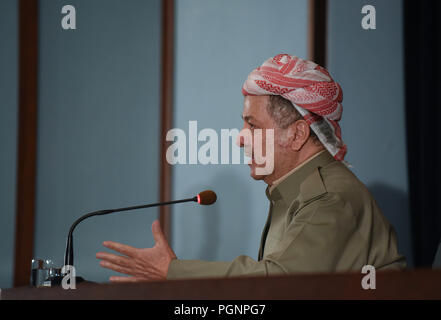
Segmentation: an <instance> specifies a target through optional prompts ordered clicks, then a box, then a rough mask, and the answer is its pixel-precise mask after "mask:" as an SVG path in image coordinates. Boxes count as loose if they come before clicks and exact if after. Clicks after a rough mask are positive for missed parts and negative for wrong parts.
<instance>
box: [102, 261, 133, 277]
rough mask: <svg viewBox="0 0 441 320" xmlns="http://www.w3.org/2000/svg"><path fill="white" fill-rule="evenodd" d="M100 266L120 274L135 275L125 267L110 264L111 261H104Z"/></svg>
mask: <svg viewBox="0 0 441 320" xmlns="http://www.w3.org/2000/svg"><path fill="white" fill-rule="evenodd" d="M100 265H101V266H102V267H103V268H107V269H110V270H113V271H116V272H119V273H124V274H128V275H133V272H132V270H131V269H129V268H126V267H123V266H120V265H117V264H114V263H112V262H109V261H105V260H103V261H101V262H100Z"/></svg>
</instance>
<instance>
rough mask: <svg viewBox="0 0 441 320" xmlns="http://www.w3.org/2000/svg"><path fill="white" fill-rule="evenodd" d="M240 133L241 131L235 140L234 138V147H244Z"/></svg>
mask: <svg viewBox="0 0 441 320" xmlns="http://www.w3.org/2000/svg"><path fill="white" fill-rule="evenodd" d="M242 131H243V129H242V130H241V131H240V132H239V134H238V135H237V138H236V145H237V146H238V147H239V148H243V147H244V145H245V144H244V137H243V134H242Z"/></svg>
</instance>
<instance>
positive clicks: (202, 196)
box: [64, 190, 217, 266]
mask: <svg viewBox="0 0 441 320" xmlns="http://www.w3.org/2000/svg"><path fill="white" fill-rule="evenodd" d="M216 200H217V196H216V193H215V192H214V191H212V190H205V191H202V192H200V193H199V194H198V195H197V196H195V197H193V198H187V199H182V200H174V201H166V202H158V203H152V204H145V205H140V206H132V207H125V208H118V209H107V210H99V211H94V212H90V213H87V214H85V215H83V216H81V217H80V218H78V219H77V220H76V221H75V222H74V223H73V224H72V226H71V227H70V229H69V234H68V236H67V243H66V251H65V254H64V265H65V266H73V261H74V259H73V238H72V233H73V231H74V230H75V228H76V226H77V225H78V224H79V223H80V222H81V221H83V220H85V219H87V218H89V217H93V216H102V215H105V214H110V213H114V212H121V211H130V210H137V209H144V208H151V207H158V206H166V205H170V204H176V203H182V202H191V201H193V202H197V203H199V204H200V205H211V204H213V203H215V202H216Z"/></svg>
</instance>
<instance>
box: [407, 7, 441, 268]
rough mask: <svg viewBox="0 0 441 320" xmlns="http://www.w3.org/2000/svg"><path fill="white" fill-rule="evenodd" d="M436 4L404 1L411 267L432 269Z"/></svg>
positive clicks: (439, 103)
mask: <svg viewBox="0 0 441 320" xmlns="http://www.w3.org/2000/svg"><path fill="white" fill-rule="evenodd" d="M440 15H441V4H440V2H439V1H420V2H415V1H409V0H406V1H404V31H405V32H404V34H405V39H404V40H405V64H404V65H405V66H406V68H405V72H406V122H407V123H406V124H407V152H408V172H409V185H410V206H411V217H412V232H413V248H414V256H415V266H417V267H423V266H431V265H432V262H433V261H434V258H435V253H436V250H437V246H438V244H439V242H440V240H441V239H440V238H441V204H440V202H439V200H438V199H439V195H440V193H441V187H440V180H441V167H440V164H441V133H440V130H439V126H438V125H437V120H438V119H439V117H440V116H441V98H440V95H439V89H440V88H441V80H440V77H439V74H440V72H441V63H440V60H439V57H440V55H441V42H440V39H441V22H440V20H439V16H440Z"/></svg>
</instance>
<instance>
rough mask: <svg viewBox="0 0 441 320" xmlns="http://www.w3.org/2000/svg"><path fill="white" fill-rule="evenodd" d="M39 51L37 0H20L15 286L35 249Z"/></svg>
mask: <svg viewBox="0 0 441 320" xmlns="http://www.w3.org/2000/svg"><path fill="white" fill-rule="evenodd" d="M37 53H38V9H37V0H20V3H19V118H18V165H17V195H16V197H17V204H16V224H15V228H16V229H15V268H14V286H22V285H26V284H28V283H29V277H30V269H31V259H32V253H33V241H34V212H35V175H36V172H35V171H36V170H35V168H36V163H35V162H36V144H37V63H38V59H37Z"/></svg>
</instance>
